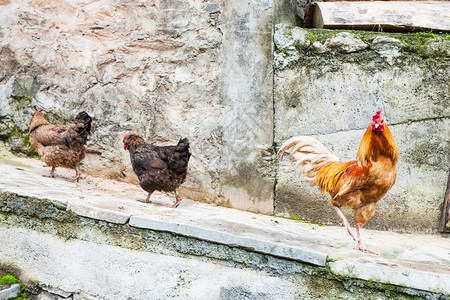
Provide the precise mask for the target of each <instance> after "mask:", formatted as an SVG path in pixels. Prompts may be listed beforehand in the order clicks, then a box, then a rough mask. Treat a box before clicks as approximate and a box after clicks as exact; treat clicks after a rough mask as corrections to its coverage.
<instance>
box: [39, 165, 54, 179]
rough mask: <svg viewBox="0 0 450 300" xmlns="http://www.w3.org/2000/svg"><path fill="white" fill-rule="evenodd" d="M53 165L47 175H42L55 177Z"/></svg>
mask: <svg viewBox="0 0 450 300" xmlns="http://www.w3.org/2000/svg"><path fill="white" fill-rule="evenodd" d="M55 169H56V168H55V167H52V169H51V170H50V174H49V175H42V176H44V177H50V178H55Z"/></svg>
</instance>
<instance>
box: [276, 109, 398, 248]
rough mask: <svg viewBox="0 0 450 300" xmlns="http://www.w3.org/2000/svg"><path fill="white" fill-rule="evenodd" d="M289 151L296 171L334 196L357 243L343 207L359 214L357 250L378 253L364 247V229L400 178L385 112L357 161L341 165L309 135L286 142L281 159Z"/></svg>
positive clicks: (364, 141) (373, 125)
mask: <svg viewBox="0 0 450 300" xmlns="http://www.w3.org/2000/svg"><path fill="white" fill-rule="evenodd" d="M286 150H289V154H290V156H291V160H292V162H294V161H295V162H296V164H295V169H297V168H298V167H300V168H301V171H300V175H302V177H303V178H304V179H305V180H306V181H309V183H310V184H311V185H317V186H318V187H319V188H320V189H321V190H322V192H323V193H325V192H328V193H329V194H330V196H331V200H330V201H331V204H332V205H333V207H334V209H335V210H336V212H337V214H338V215H339V217H340V218H341V220H342V222H343V225H344V226H345V228H346V229H347V232H348V234H349V235H350V236H351V237H352V238H353V240H355V241H356V239H355V237H354V236H353V234H352V233H351V231H350V225H349V223H348V221H347V219H346V218H345V216H344V214H343V213H342V211H341V210H340V207H349V208H352V209H353V210H354V211H355V215H354V220H355V224H356V233H357V237H358V240H357V242H358V244H357V245H356V247H355V249H358V250H361V251H367V252H370V253H373V254H378V253H376V252H375V251H372V250H370V249H367V248H366V247H364V246H363V244H362V241H361V235H360V228H361V227H362V226H364V224H365V223H366V222H367V220H369V219H370V217H372V215H373V214H374V212H375V207H376V203H377V202H378V201H379V200H380V199H381V198H383V196H384V195H386V193H387V192H388V191H389V189H390V188H391V187H392V186H393V185H394V183H395V179H396V176H397V167H396V164H397V160H398V149H397V145H396V144H395V141H394V137H393V136H392V134H391V131H390V130H389V128H388V126H387V125H386V124H385V123H384V119H383V117H382V116H381V110H379V111H377V113H376V114H375V115H374V116H373V117H372V122H371V123H370V125H369V127H368V128H367V130H366V132H365V133H364V136H363V138H362V140H361V143H360V144H359V149H358V153H357V154H356V160H352V161H349V162H341V161H339V159H338V158H337V156H336V155H334V154H333V153H331V152H330V151H328V150H327V148H325V146H324V145H323V144H322V143H320V142H319V141H318V140H316V139H314V138H312V137H308V136H297V137H293V138H290V139H289V140H287V141H286V142H284V144H283V145H282V146H281V148H280V150H279V151H278V153H280V152H281V155H280V158H281V159H282V158H283V155H284V153H285V152H286Z"/></svg>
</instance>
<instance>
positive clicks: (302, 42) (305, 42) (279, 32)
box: [274, 23, 311, 69]
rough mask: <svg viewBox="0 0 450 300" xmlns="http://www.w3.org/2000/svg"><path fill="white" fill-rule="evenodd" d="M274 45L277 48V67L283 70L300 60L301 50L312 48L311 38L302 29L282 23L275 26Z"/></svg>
mask: <svg viewBox="0 0 450 300" xmlns="http://www.w3.org/2000/svg"><path fill="white" fill-rule="evenodd" d="M274 43H275V46H276V51H275V53H274V63H275V67H276V68H279V69H283V68H286V67H287V66H288V65H289V64H290V63H292V62H295V61H297V60H298V59H299V58H300V53H299V50H300V49H302V48H307V47H309V46H310V44H311V37H310V35H309V33H308V32H307V31H306V30H304V29H302V28H300V27H292V26H287V25H285V24H282V23H280V24H277V25H275V32H274Z"/></svg>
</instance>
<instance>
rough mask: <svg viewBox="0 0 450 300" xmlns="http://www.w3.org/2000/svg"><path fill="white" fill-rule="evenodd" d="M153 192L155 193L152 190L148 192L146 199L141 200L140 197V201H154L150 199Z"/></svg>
mask: <svg viewBox="0 0 450 300" xmlns="http://www.w3.org/2000/svg"><path fill="white" fill-rule="evenodd" d="M152 194H153V191H151V192H149V193H148V195H147V199H145V200H139V199H138V201H139V202H144V203H152V201H150V196H151V195H152Z"/></svg>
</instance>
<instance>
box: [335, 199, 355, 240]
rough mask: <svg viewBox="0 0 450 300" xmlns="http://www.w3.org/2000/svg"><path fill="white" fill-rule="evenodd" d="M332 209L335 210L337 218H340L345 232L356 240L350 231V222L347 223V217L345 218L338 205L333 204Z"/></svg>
mask: <svg viewBox="0 0 450 300" xmlns="http://www.w3.org/2000/svg"><path fill="white" fill-rule="evenodd" d="M333 207H334V209H335V210H336V212H337V214H338V216H339V218H341V220H342V223H343V224H344V227H345V229H347V233H348V234H349V235H350V236H351V237H352V238H353V240H354V241H356V239H355V236H354V235H353V234H352V232H351V231H350V224H348V221H347V219H346V218H345V216H344V214H343V213H342V211H341V210H340V209H339V207H337V206H333Z"/></svg>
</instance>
